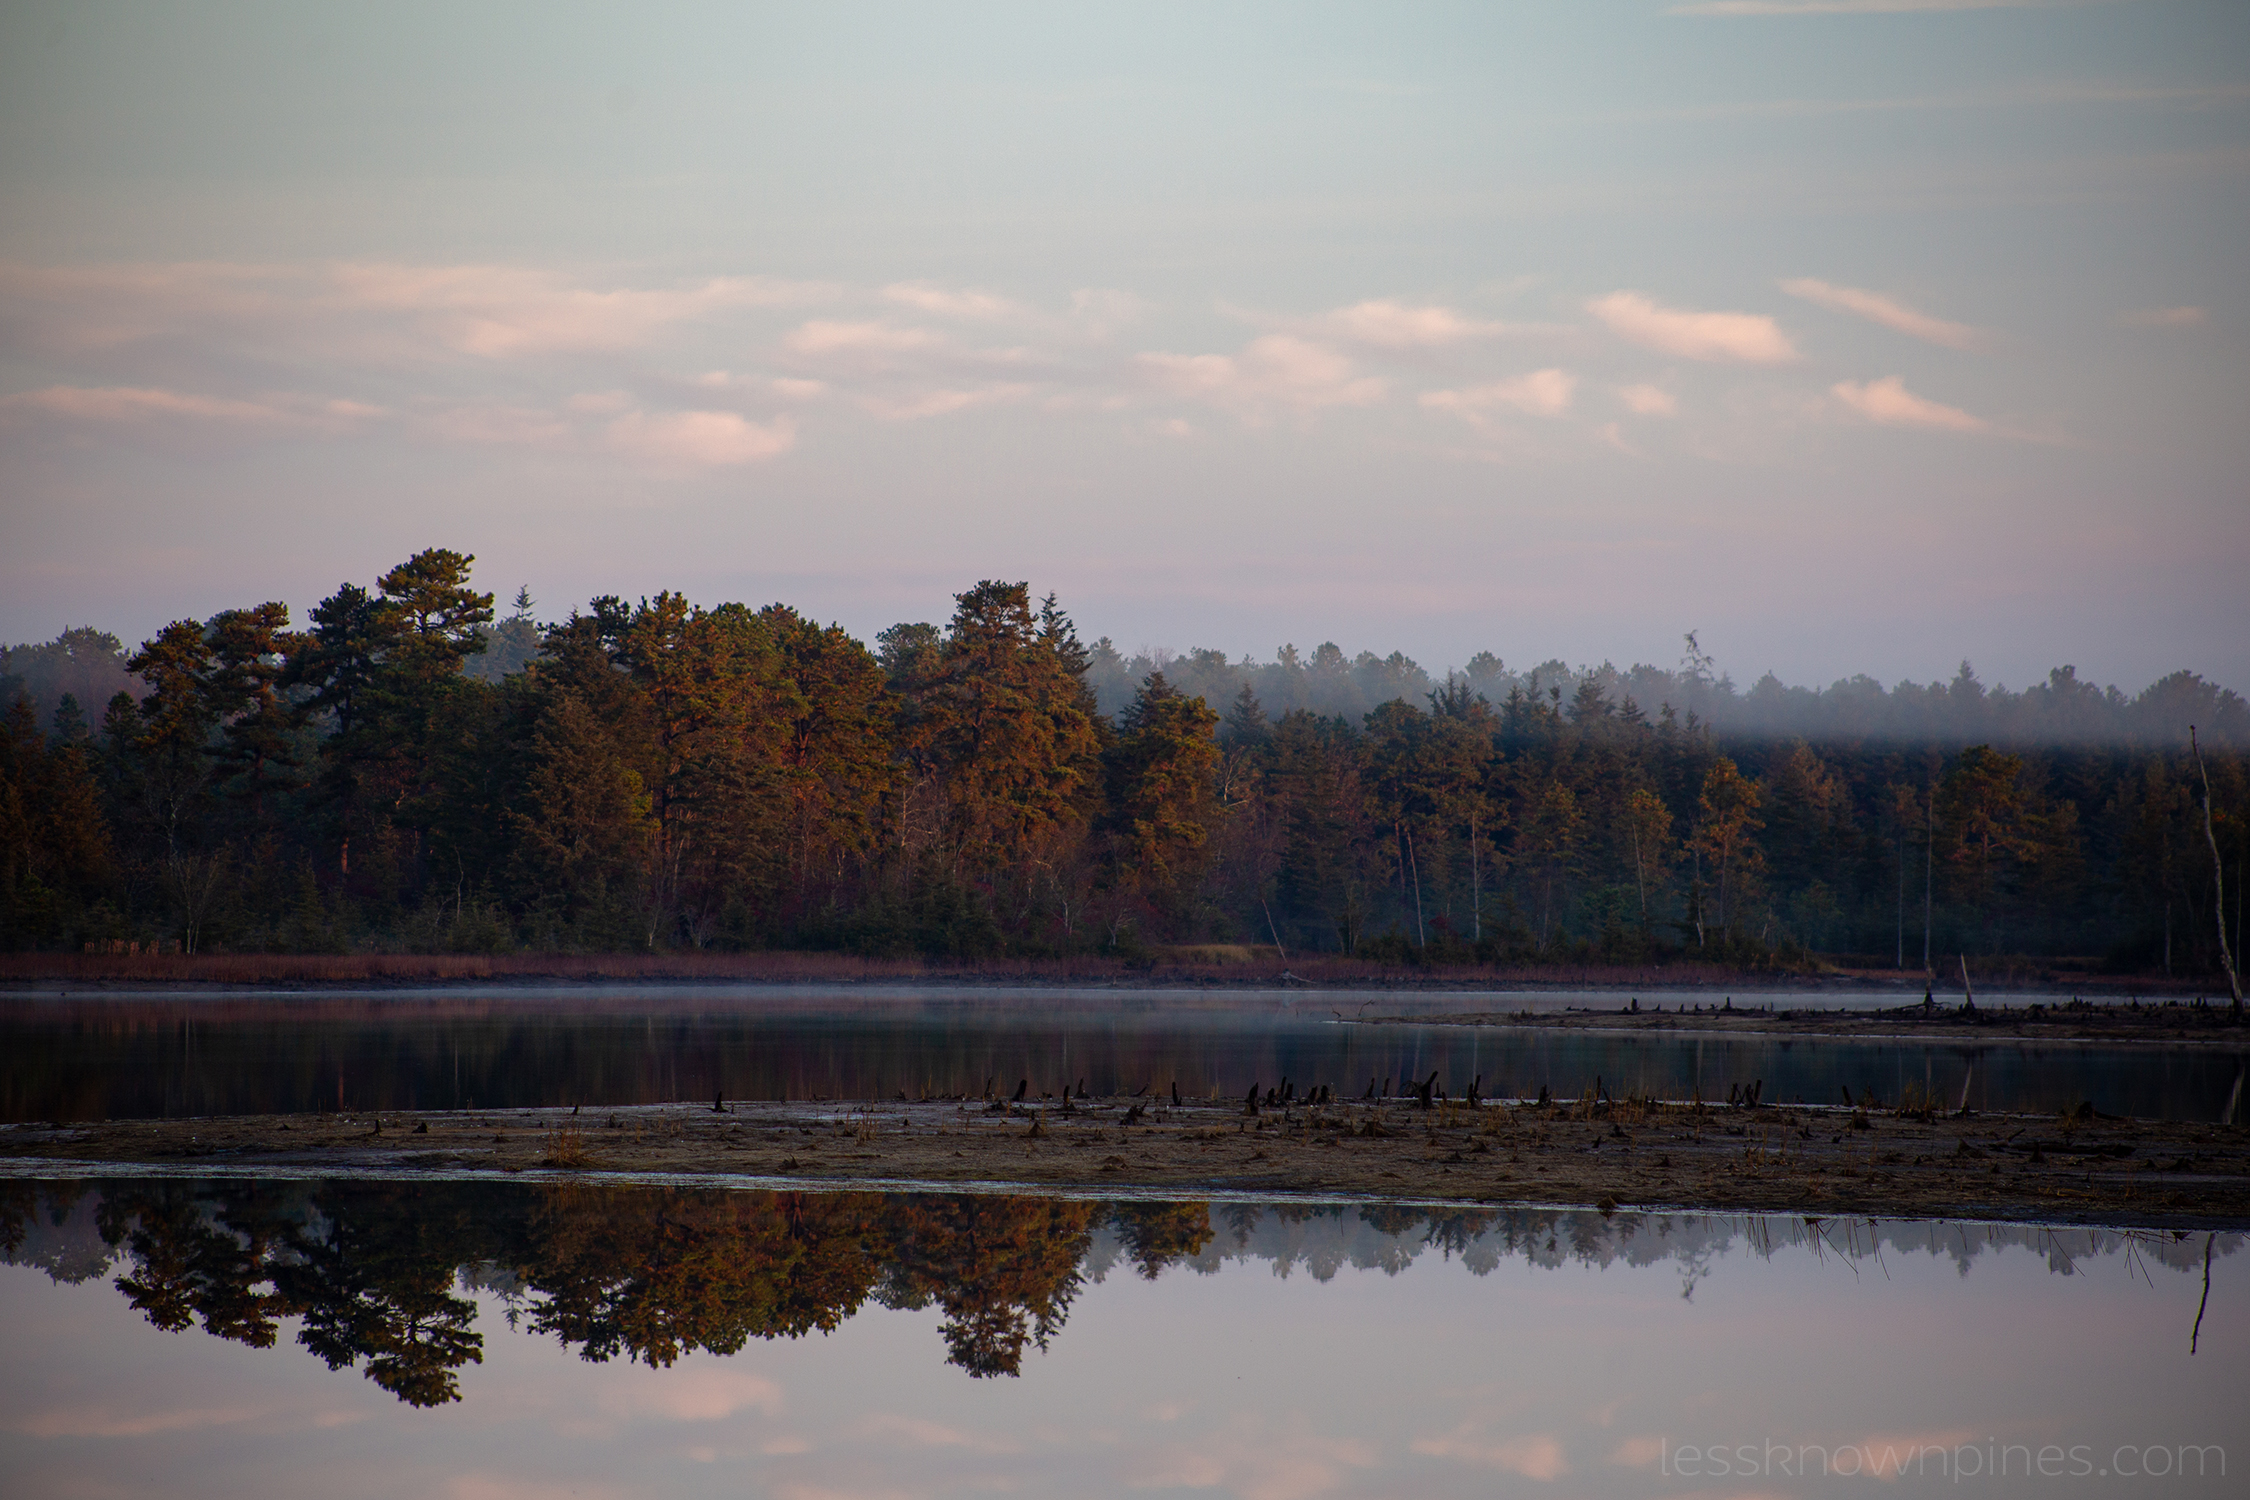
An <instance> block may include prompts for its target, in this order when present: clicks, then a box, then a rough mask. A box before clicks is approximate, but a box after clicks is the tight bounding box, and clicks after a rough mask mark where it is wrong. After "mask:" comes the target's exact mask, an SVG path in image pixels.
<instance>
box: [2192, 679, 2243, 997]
mask: <svg viewBox="0 0 2250 1500" xmlns="http://www.w3.org/2000/svg"><path fill="white" fill-rule="evenodd" d="M2188 749H2189V750H2191V751H2193V752H2194V754H2195V774H2196V775H2197V776H2199V777H2200V778H2202V781H2203V838H2204V842H2206V843H2208V844H2209V845H2210V846H2211V881H2212V888H2211V889H2212V894H2211V909H2212V911H2213V912H2214V913H2215V914H2216V915H2217V917H2218V927H2219V962H2220V963H2222V964H2224V965H2225V966H2226V971H2227V988H2228V989H2230V990H2231V991H2233V993H2234V1015H2235V1019H2236V1020H2238V1021H2239V1020H2240V1019H2241V1018H2242V973H2241V971H2240V970H2238V969H2237V968H2235V966H2234V950H2233V949H2231V948H2229V947H2228V946H2227V872H2226V864H2225V862H2224V861H2222V860H2221V859H2220V858H2219V836H2218V834H2217V833H2216V832H2214V831H2213V830H2212V827H2211V773H2210V772H2209V771H2206V770H2205V769H2203V747H2202V746H2201V745H2199V744H2197V743H2196V739H2195V726H2194V725H2193V724H2190V725H2189V726H2188Z"/></svg>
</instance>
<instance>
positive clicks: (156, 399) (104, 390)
mask: <svg viewBox="0 0 2250 1500" xmlns="http://www.w3.org/2000/svg"><path fill="white" fill-rule="evenodd" d="M0 406H5V407H13V408H16V409H19V410H24V411H36V412H41V413H44V414H46V415H48V416H56V417H69V418H71V419H73V420H75V421H80V422H136V421H145V420H147V419H149V418H151V417H197V418H202V419H205V420H211V421H222V422H282V421H287V420H289V414H288V413H287V412H284V411H282V410H281V409H279V408H277V407H274V406H269V405H266V404H264V403H262V402H256V401H236V400H233V399H231V398H229V397H224V396H195V395H188V394H185V393H182V392H179V391H165V390H155V389H151V388H148V387H145V386H102V387H87V386H74V385H55V386H49V387H47V388H46V389H45V390H39V391H25V392H22V393H21V394H18V395H14V396H7V397H0ZM373 409H374V408H372V407H370V408H367V410H370V411H372V410H373Z"/></svg>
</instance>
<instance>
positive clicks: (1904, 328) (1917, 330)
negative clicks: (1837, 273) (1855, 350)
mask: <svg viewBox="0 0 2250 1500" xmlns="http://www.w3.org/2000/svg"><path fill="white" fill-rule="evenodd" d="M1781 289H1782V290H1783V291H1785V292H1787V293H1788V294H1789V295H1790V296H1792V297H1801V298H1803V299H1804V300H1805V301H1807V302H1812V303H1817V304H1818V305H1820V306H1822V307H1826V308H1831V309H1833V310H1835V311H1837V312H1846V313H1850V314H1851V315H1852V316H1854V317H1858V318H1865V319H1866V320H1867V321H1868V322H1870V323H1879V324H1881V325H1882V326H1883V327H1885V328H1889V329H1893V330H1895V331H1896V332H1899V333H1903V334H1905V335H1907V336H1908V337H1909V338H1917V339H1921V340H1923V341H1924V342H1926V343H1931V344H1942V345H1944V346H1945V347H1946V348H1948V349H1968V348H1972V347H1974V346H1975V344H1976V342H1977V340H1978V339H1979V338H1980V337H1981V335H1980V334H1979V333H1978V331H1977V330H1976V329H1974V328H1971V327H1970V326H1969V325H1968V324H1966V323H1948V322H1947V321H1946V320H1945V319H1943V318H1933V317H1931V316H1930V315H1929V314H1928V313H1925V312H1918V311H1916V310H1915V309H1913V308H1911V307H1908V306H1907V305H1906V304H1905V303H1903V302H1899V301H1895V300H1893V299H1892V298H1889V297H1886V296H1884V295H1883V294H1882V293H1880V292H1867V291H1861V290H1860V289H1859V288H1858V287H1850V286H1830V285H1829V284H1828V283H1827V282H1825V281H1815V280H1814V279H1813V278H1812V277H1810V276H1800V277H1798V278H1797V279H1796V280H1794V281H1784V282H1783V283H1782V284H1781Z"/></svg>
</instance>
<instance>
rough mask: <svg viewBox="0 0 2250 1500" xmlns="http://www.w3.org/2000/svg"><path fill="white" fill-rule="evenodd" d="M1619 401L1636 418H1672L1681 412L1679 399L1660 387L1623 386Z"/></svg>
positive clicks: (1619, 390)
mask: <svg viewBox="0 0 2250 1500" xmlns="http://www.w3.org/2000/svg"><path fill="white" fill-rule="evenodd" d="M1617 399H1618V400H1620V401H1622V402H1624V403H1625V409H1626V410H1627V411H1629V412H1631V413H1632V414H1633V415H1634V416H1636V417H1672V416H1678V415H1679V411H1680V402H1679V398H1678V397H1676V396H1674V395H1673V394H1672V393H1671V392H1670V391H1668V390H1666V389H1664V387H1662V386H1660V385H1621V386H1619V387H1618V388H1617Z"/></svg>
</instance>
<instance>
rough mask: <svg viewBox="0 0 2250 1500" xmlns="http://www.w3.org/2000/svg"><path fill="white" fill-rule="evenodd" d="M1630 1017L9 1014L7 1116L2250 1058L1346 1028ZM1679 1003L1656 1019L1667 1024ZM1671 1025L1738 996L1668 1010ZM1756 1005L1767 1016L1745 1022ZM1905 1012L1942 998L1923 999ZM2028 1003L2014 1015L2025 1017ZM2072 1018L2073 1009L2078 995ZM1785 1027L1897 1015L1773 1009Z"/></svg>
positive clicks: (1657, 1076) (2106, 1065)
mask: <svg viewBox="0 0 2250 1500" xmlns="http://www.w3.org/2000/svg"><path fill="white" fill-rule="evenodd" d="M1629 998H1630V997H1629V996H1627V995H1626V994H1623V993H1615V994H1612V993H1607V992H1575V993H1573V992H1552V991H1550V992H1542V993H1540V994H1537V995H1492V994H1479V995H1430V994H1421V993H1416V994H1397V995H1376V996H1369V995H1366V994H1364V993H1356V992H1355V993H1351V994H1345V993H1341V992H1315V993H1311V994H1306V993H1303V992H1292V993H1286V994H1282V993H1272V994H1257V993H1249V994H1245V993H1239V992H1233V993H1227V994H1218V995H1215V994H1210V993H1198V992H1192V991H1176V990H1174V991H1141V992H1134V991H1125V990H1116V989H1100V990H1032V989H1002V990H977V989H969V988H963V987H943V988H920V989H917V988H910V987H870V988H844V987H836V986H822V987H805V988H790V987H782V986H710V987H689V986H643V987H617V988H573V989H551V990H540V989H526V988H520V987H511V988H494V989H488V990H473V989H443V990H428V991H413V990H386V991H377V992H369V993H362V994H350V993H336V992H322V993H320V994H317V995H298V996H290V995H274V994H271V993H260V994H247V995H218V996H161V995H156V996H151V995H130V996H115V997H86V996H78V997H55V996H36V995H26V994H23V993H17V994H12V995H8V996H6V997H0V1119H4V1120H83V1119H109V1118H134V1117H148V1116H167V1115H213V1114H239V1113H269V1112H296V1111H310V1110H324V1109H338V1108H348V1109H401V1108H438V1109H444V1108H455V1107H466V1106H470V1105H479V1106H483V1107H487V1108H509V1107H519V1106H550V1105H570V1104H584V1105H589V1106H593V1105H621V1104H649V1103H663V1102H670V1101H676V1100H707V1099H709V1098H711V1097H712V1096H713V1095H714V1094H717V1093H724V1094H725V1095H726V1096H727V1097H729V1098H736V1099H744V1098H748V1099H783V1098H787V1099H814V1098H827V1099H874V1098H883V1099H887V1098H891V1097H893V1096H894V1095H896V1094H898V1093H900V1092H905V1093H906V1094H908V1095H909V1096H912V1097H921V1096H923V1095H929V1094H958V1093H968V1094H972V1095H973V1094H977V1093H979V1092H981V1091H982V1090H983V1088H984V1086H985V1084H986V1082H987V1080H990V1081H991V1082H992V1083H993V1084H994V1085H995V1086H996V1087H999V1088H1002V1089H1007V1090H1013V1088H1014V1087H1015V1085H1016V1083H1017V1082H1018V1081H1019V1080H1028V1081H1029V1083H1030V1085H1031V1087H1032V1089H1033V1091H1034V1092H1035V1093H1036V1092H1041V1091H1054V1090H1059V1089H1060V1088H1062V1087H1063V1085H1064V1083H1065V1082H1066V1081H1068V1082H1069V1083H1070V1084H1071V1085H1072V1086H1074V1087H1075V1086H1077V1085H1078V1084H1080V1083H1081V1082H1082V1083H1084V1085H1085V1086H1086V1087H1087V1088H1088V1089H1089V1090H1090V1091H1092V1092H1094V1093H1097V1094H1118V1093H1131V1092H1133V1091H1134V1090H1136V1089H1141V1088H1155V1089H1160V1090H1161V1089H1168V1088H1169V1087H1170V1086H1171V1085H1172V1084H1173V1083H1175V1082H1176V1083H1178V1085H1179V1087H1180V1089H1181V1091H1182V1092H1183V1093H1186V1094H1189V1095H1195V1096H1200V1095H1206V1094H1211V1093H1219V1094H1227V1095H1237V1096H1238V1095H1240V1094H1241V1093H1242V1092H1243V1090H1245V1089H1246V1088H1248V1087H1249V1085H1250V1084H1251V1083H1252V1082H1253V1081H1259V1082H1263V1083H1265V1084H1268V1085H1271V1084H1276V1083H1279V1082H1280V1081H1281V1079H1282V1078H1283V1077H1285V1076H1286V1077H1288V1078H1289V1079H1291V1080H1292V1081H1293V1082H1295V1083H1296V1084H1297V1085H1298V1086H1299V1088H1300V1089H1301V1090H1302V1089H1306V1088H1310V1087H1312V1086H1315V1085H1318V1084H1321V1083H1326V1084H1330V1085H1332V1086H1333V1087H1334V1088H1335V1089H1336V1090H1337V1091H1338V1092H1339V1093H1348V1094H1352V1095H1355V1096H1356V1095H1358V1094H1360V1093H1362V1092H1364V1090H1365V1089H1366V1087H1367V1085H1368V1084H1369V1083H1370V1082H1373V1083H1375V1084H1376V1085H1377V1087H1382V1086H1383V1085H1384V1083H1385V1081H1386V1080H1388V1081H1389V1083H1390V1086H1391V1087H1392V1088H1394V1089H1399V1088H1403V1087H1404V1084H1405V1080H1407V1079H1408V1078H1423V1077H1427V1076H1428V1075H1429V1074H1430V1073H1431V1072H1432V1071H1436V1072H1437V1073H1439V1074H1440V1076H1441V1081H1442V1082H1443V1083H1444V1084H1445V1085H1446V1087H1447V1088H1448V1089H1450V1090H1451V1091H1453V1092H1455V1093H1459V1092H1461V1091H1463V1090H1464V1089H1466V1088H1467V1086H1468V1085H1469V1084H1470V1083H1471V1082H1472V1081H1474V1080H1476V1079H1478V1078H1480V1077H1481V1078H1482V1080H1483V1084H1482V1090H1483V1092H1484V1093H1485V1094H1486V1095H1488V1096H1499V1097H1508V1096H1513V1095H1523V1096H1536V1095H1537V1094H1538V1092H1539V1090H1540V1089H1541V1088H1542V1087H1546V1088H1551V1089H1553V1090H1554V1091H1555V1092H1556V1093H1557V1094H1562V1095H1568V1096H1573V1097H1575V1096H1576V1095H1578V1094H1579V1093H1580V1092H1581V1091H1582V1090H1584V1089H1585V1088H1587V1087H1589V1086H1590V1085H1592V1084H1593V1083H1595V1081H1596V1080H1597V1079H1598V1080H1600V1082H1601V1083H1602V1084H1603V1085H1605V1086H1606V1087H1607V1088H1608V1089H1609V1090H1610V1091H1611V1092H1612V1093H1623V1092H1625V1091H1626V1090H1628V1089H1632V1090H1640V1091H1643V1092H1647V1093H1653V1094H1655V1095H1657V1096H1659V1097H1664V1098H1677V1099H1684V1098H1689V1097H1692V1096H1693V1095H1694V1094H1696V1093H1697V1092H1698V1091H1700V1092H1701V1094H1702V1096H1703V1097H1705V1098H1715V1099H1723V1098H1725V1097H1726V1094H1727V1090H1728V1088H1729V1086H1730V1085H1734V1084H1742V1085H1745V1086H1747V1085H1749V1084H1751V1083H1753V1082H1755V1081H1758V1080H1761V1079H1762V1080H1763V1081H1764V1083H1765V1097H1766V1098H1767V1099H1769V1100H1784V1101H1786V1100H1792V1099H1800V1098H1801V1099H1805V1100H1809V1101H1812V1102H1816V1103H1825V1102H1828V1101H1831V1100H1835V1099H1838V1098H1839V1097H1840V1094H1839V1090H1840V1089H1842V1088H1845V1087H1848V1088H1850V1089H1851V1090H1852V1092H1853V1093H1854V1094H1855V1095H1857V1094H1861V1093H1864V1092H1867V1091H1870V1090H1872V1091H1873V1092H1875V1093H1876V1094H1877V1095H1878V1096H1879V1097H1881V1098H1884V1099H1888V1100H1897V1099H1899V1098H1901V1097H1902V1096H1904V1095H1905V1094H1906V1093H1907V1092H1909V1091H1927V1092H1929V1093H1931V1094H1934V1095H1935V1096H1937V1097H1939V1098H1940V1099H1943V1100H1945V1101H1947V1102H1953V1103H1958V1102H1960V1101H1962V1100H1963V1099H1965V1100H1966V1102H1968V1103H1970V1104H1972V1105H1975V1106H1977V1107H1979V1108H1984V1109H1996V1110H2015V1109H2028V1110H2060V1109H2064V1108H2067V1107H2071V1106H2074V1105H2076V1104H2077V1103H2078V1102H2079V1101H2081V1100H2091V1101H2093V1102H2094V1103H2095V1104H2096V1106H2097V1107H2099V1108H2101V1109H2103V1110H2106V1111H2109V1112H2111V1113H2116V1114H2131V1115H2136V1116H2141V1117H2144V1118H2186V1119H2206V1120H2215V1119H2217V1118H2218V1116H2219V1113H2220V1111H2221V1110H2222V1109H2223V1108H2224V1107H2225V1104H2226V1101H2227V1098H2228V1095H2229V1092H2230V1090H2231V1089H2232V1088H2233V1086H2234V1082H2235V1079H2236V1078H2237V1076H2238V1075H2239V1074H2240V1073H2241V1071H2242V1068H2243V1057H2242V1055H2240V1054H2239V1053H2236V1052H2222V1051H2217V1050H2213V1049H2210V1048H2189V1047H2169V1046H2163V1045H2149V1044H2132V1045H2126V1046H2090V1045H2080V1044H2072V1043H2043V1044H2022V1043H2013V1042H1992V1043H1980V1042H1977V1041H1974V1040H1970V1039H1964V1038H1951V1037H1949V1038H1946V1039H1944V1040H1938V1041H1929V1042H1925V1041H1920V1040H1901V1041H1897V1042H1886V1041H1828V1040H1804V1039H1792V1040H1778V1039H1768V1038H1758V1037H1745V1038H1727V1039H1720V1038H1715V1037H1705V1038H1701V1039H1696V1038H1685V1039H1657V1038H1650V1037H1646V1036H1641V1037H1631V1036H1625V1035H1619V1034H1601V1033H1593V1034H1587V1033H1572V1034H1568V1035H1564V1034H1559V1033H1556V1032H1552V1031H1538V1030H1527V1029H1523V1028H1509V1027H1479V1028H1473V1029H1471V1028H1459V1027H1442V1026H1426V1025H1404V1026H1387V1027H1368V1026H1358V1025H1350V1024H1346V1021H1347V1020H1348V1018H1350V1017H1352V1016H1356V1015H1359V1014H1362V1013H1365V1014H1383V1013H1386V1012H1388V1013H1392V1014H1408V1015H1431V1016H1437V1015H1442V1014H1445V1013H1447V1012H1453V1013H1460V1012H1463V1011H1470V1010H1477V1011H1492V1010H1516V1009H1526V1008H1530V1009H1546V1010H1552V1009H1560V1008H1563V1007H1566V1006H1583V1007H1593V1008H1599V1009H1617V1008H1619V1007H1622V1006H1623V1005H1624V1004H1625V1003H1626V1002H1627V1000H1628V999H1629ZM1655 998H1657V997H1654V996H1651V997H1649V999H1650V1000H1651V1001H1653V1000H1654V999H1655ZM1661 998H1662V1000H1663V1003H1664V1004H1665V1005H1666V1006H1667V1008H1669V1007H1671V1006H1675V1005H1680V1004H1693V1003H1698V1002H1700V1003H1704V1004H1719V1003H1722V1002H1723V1000H1724V998H1725V997H1723V996H1722V995H1720V994H1718V993H1713V994H1709V995H1702V996H1696V995H1684V994H1681V993H1679V992H1669V993H1667V994H1665V995H1664V996H1662V997H1661ZM1737 998H1739V999H1741V1000H1743V1001H1744V1002H1746V1003H1747V1002H1748V1001H1749V1000H1750V998H1751V997H1749V996H1742V997H1737ZM1897 998H1899V999H1902V1000H1903V999H1907V998H1918V997H1907V996H1900V997H1897ZM2021 998H2022V997H2011V1001H2012V1002H2015V1001H2019V1000H2020V999H2021ZM2066 998H2067V997H2066ZM1756 1002H1757V1003H1759V1004H1763V1005H1768V1006H1771V1007H1772V1008H1774V1009H1777V1010H1781V1009H1799V1008H1807V1007H1814V1006H1822V1007H1834V1006H1836V1005H1838V1004H1840V1003H1845V1002H1849V1003H1852V1004H1855V1005H1862V1006H1864V1005H1871V1004H1875V1003H1879V1002H1878V1001H1876V1000H1875V999H1873V998H1871V997H1867V996H1846V997H1841V999H1840V997H1839V996H1838V995H1836V994H1835V993H1833V992H1829V993H1821V994H1808V995H1791V994H1762V995H1759V996H1757V997H1756Z"/></svg>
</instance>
